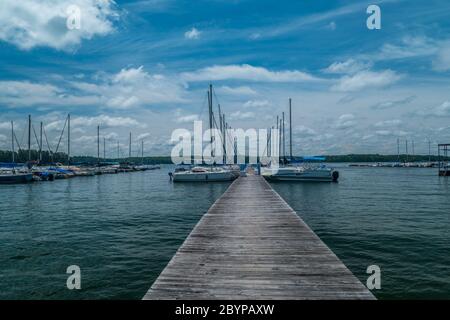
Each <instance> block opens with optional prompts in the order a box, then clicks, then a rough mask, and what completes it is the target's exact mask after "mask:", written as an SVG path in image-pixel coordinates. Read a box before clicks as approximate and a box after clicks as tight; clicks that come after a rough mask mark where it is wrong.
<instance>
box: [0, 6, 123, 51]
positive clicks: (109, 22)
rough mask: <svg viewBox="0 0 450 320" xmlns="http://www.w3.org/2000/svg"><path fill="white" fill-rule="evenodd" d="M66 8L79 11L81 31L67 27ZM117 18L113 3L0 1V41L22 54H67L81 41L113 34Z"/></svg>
mask: <svg viewBox="0 0 450 320" xmlns="http://www.w3.org/2000/svg"><path fill="white" fill-rule="evenodd" d="M69 6H77V7H78V8H79V9H80V22H81V25H80V29H72V30H70V29H69V28H68V27H67V24H66V23H67V18H68V17H69V15H68V14H67V10H68V8H69ZM117 18H118V12H117V10H116V9H115V6H114V2H113V1H112V0H42V1H34V0H21V1H16V0H2V3H1V10H0V40H3V41H6V42H9V43H12V44H14V45H15V46H17V47H19V48H20V49H22V50H29V49H32V48H34V47H39V46H45V47H51V48H54V49H58V50H69V49H71V48H73V47H75V46H77V45H79V44H80V43H81V41H82V40H83V39H91V38H93V37H95V36H104V35H107V34H109V33H111V32H113V30H114V28H113V21H114V20H115V19H117Z"/></svg>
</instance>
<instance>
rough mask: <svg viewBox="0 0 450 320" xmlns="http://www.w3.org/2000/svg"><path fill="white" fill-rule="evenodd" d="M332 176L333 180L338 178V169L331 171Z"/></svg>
mask: <svg viewBox="0 0 450 320" xmlns="http://www.w3.org/2000/svg"><path fill="white" fill-rule="evenodd" d="M332 177H333V181H337V180H338V179H339V171H333V173H332Z"/></svg>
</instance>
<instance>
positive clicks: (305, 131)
mask: <svg viewBox="0 0 450 320" xmlns="http://www.w3.org/2000/svg"><path fill="white" fill-rule="evenodd" d="M294 133H295V134H297V135H299V136H302V137H310V136H315V135H316V134H317V132H316V131H314V130H313V129H311V128H309V127H306V126H304V125H300V126H296V127H295V128H294Z"/></svg>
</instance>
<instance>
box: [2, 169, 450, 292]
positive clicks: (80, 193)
mask: <svg viewBox="0 0 450 320" xmlns="http://www.w3.org/2000/svg"><path fill="white" fill-rule="evenodd" d="M170 169H171V167H170V166H164V167H163V168H162V169H161V170H157V171H147V172H145V173H140V172H136V173H128V174H118V175H103V176H95V177H80V178H76V179H70V180H57V181H54V182H42V183H34V184H29V185H14V186H4V185H3V186H2V185H0V243H1V246H0V299H140V298H142V296H143V295H144V294H145V292H146V291H147V290H148V288H149V287H150V286H151V284H152V283H153V281H154V280H155V279H156V277H157V276H158V275H159V273H160V272H161V270H162V269H163V268H164V267H165V265H166V264H167V262H168V261H169V260H170V259H171V257H172V256H173V255H174V253H175V252H176V250H177V249H178V247H179V246H180V245H181V243H182V242H183V241H184V239H185V238H186V236H187V235H188V234H189V232H190V231H191V230H192V228H193V227H194V226H195V224H196V223H197V222H198V220H199V219H200V218H201V216H202V215H203V214H204V213H205V212H206V211H207V210H208V208H209V207H210V206H211V204H212V203H213V202H214V201H215V200H216V199H217V198H218V197H219V196H220V195H221V194H222V193H223V192H224V191H225V190H226V188H227V187H228V185H229V184H228V183H211V184H172V183H170V182H169V177H168V174H167V173H168V171H169V170H170ZM339 170H340V172H341V179H340V182H339V183H331V184H328V183H306V184H302V183H274V184H272V185H273V187H274V188H275V190H276V191H277V192H279V193H280V195H281V196H282V197H283V198H284V199H285V200H286V201H287V202H288V203H289V204H290V205H291V206H292V207H293V208H294V209H295V210H296V211H297V212H298V214H299V215H300V216H301V217H302V218H303V219H304V220H305V222H306V223H308V224H309V226H310V227H311V228H312V229H313V230H314V231H315V232H316V233H317V234H318V235H319V236H320V237H321V238H322V240H323V241H324V242H325V243H326V244H327V245H328V246H329V247H330V248H331V249H332V250H333V251H334V252H335V253H336V255H337V256H338V257H339V258H340V259H341V260H342V261H343V262H344V263H345V264H346V265H347V266H348V268H349V269H350V270H351V271H352V272H353V273H354V274H355V275H356V276H358V277H359V279H360V280H361V281H363V282H364V283H365V281H366V278H367V276H368V275H367V274H366V273H365V272H366V268H367V266H369V265H378V266H380V268H381V272H382V289H381V290H379V291H376V292H374V293H375V295H376V296H377V297H378V298H387V299H392V298H427V299H428V298H449V297H450V254H449V250H450V232H449V231H450V194H449V191H450V179H449V178H439V177H438V176H437V172H436V170H435V169H415V168H411V169H407V168H347V167H344V166H342V167H341V168H339ZM70 265H78V266H80V268H81V275H82V277H81V285H82V290H74V291H71V290H68V289H67V288H66V279H67V276H68V275H67V274H66V268H67V267H68V266H70Z"/></svg>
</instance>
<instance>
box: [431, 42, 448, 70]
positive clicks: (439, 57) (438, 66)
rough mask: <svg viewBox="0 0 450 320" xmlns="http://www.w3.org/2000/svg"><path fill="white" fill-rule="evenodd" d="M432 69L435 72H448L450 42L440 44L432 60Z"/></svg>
mask: <svg viewBox="0 0 450 320" xmlns="http://www.w3.org/2000/svg"><path fill="white" fill-rule="evenodd" d="M433 69H434V70H436V71H449V70H450V41H445V42H443V43H441V44H440V46H439V49H438V52H437V54H436V57H435V59H434V60H433Z"/></svg>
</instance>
